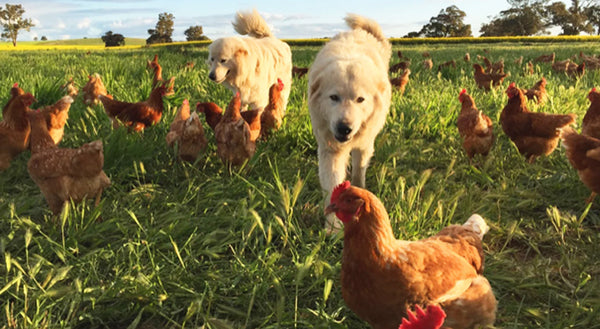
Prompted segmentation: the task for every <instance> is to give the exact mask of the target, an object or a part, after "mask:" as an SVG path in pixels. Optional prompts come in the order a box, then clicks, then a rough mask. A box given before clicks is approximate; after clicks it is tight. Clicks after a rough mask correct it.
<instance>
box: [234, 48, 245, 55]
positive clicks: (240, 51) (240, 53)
mask: <svg viewBox="0 0 600 329" xmlns="http://www.w3.org/2000/svg"><path fill="white" fill-rule="evenodd" d="M235 56H248V50H247V49H246V48H240V49H238V50H237V51H236V52H235Z"/></svg>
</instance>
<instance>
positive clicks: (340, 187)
mask: <svg viewBox="0 0 600 329" xmlns="http://www.w3.org/2000/svg"><path fill="white" fill-rule="evenodd" d="M349 187H350V182H349V181H345V182H343V183H341V184H340V185H338V186H336V187H335V188H334V189H333V192H331V200H330V202H334V201H335V200H337V198H339V196H340V194H342V192H344V191H345V190H347V189H348V188H349Z"/></svg>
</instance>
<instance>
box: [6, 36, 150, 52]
mask: <svg viewBox="0 0 600 329" xmlns="http://www.w3.org/2000/svg"><path fill="white" fill-rule="evenodd" d="M144 45H146V39H139V38H125V46H122V47H119V48H139V47H140V46H144ZM104 48H105V46H104V41H102V39H100V38H87V39H68V40H48V41H18V42H17V46H16V47H15V46H13V44H12V42H0V50H5V51H8V50H12V51H15V50H16V51H21V50H45V49H58V50H69V49H79V50H81V49H86V50H87V49H92V50H94V49H95V50H99V49H104Z"/></svg>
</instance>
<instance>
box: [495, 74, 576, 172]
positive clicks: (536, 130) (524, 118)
mask: <svg viewBox="0 0 600 329" xmlns="http://www.w3.org/2000/svg"><path fill="white" fill-rule="evenodd" d="M506 94H507V95H508V103H507V104H506V106H505V107H504V109H502V113H501V114H500V123H501V124H502V130H504V133H505V134H506V135H507V136H508V137H509V138H510V139H511V140H512V141H513V142H514V143H515V145H516V146H517V148H518V149H519V153H521V154H522V155H524V156H525V157H526V158H527V160H528V161H529V163H533V162H534V161H535V159H536V158H537V157H538V156H540V155H549V154H550V153H552V151H554V149H555V148H556V145H557V144H558V139H559V136H560V130H561V129H562V128H563V127H565V126H568V125H570V124H573V123H575V118H576V116H575V114H573V113H570V114H566V115H564V114H548V113H536V112H529V110H528V109H527V98H526V97H525V95H523V92H522V91H521V89H519V88H517V87H516V86H515V83H514V82H513V83H511V84H510V86H509V87H508V89H507V90H506Z"/></svg>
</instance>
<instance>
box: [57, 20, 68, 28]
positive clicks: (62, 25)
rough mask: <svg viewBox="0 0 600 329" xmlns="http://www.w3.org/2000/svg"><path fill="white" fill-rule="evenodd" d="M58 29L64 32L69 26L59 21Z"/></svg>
mask: <svg viewBox="0 0 600 329" xmlns="http://www.w3.org/2000/svg"><path fill="white" fill-rule="evenodd" d="M56 28H57V29H59V30H64V29H66V28H67V25H66V24H65V23H64V22H63V21H58V23H57V24H56Z"/></svg>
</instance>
